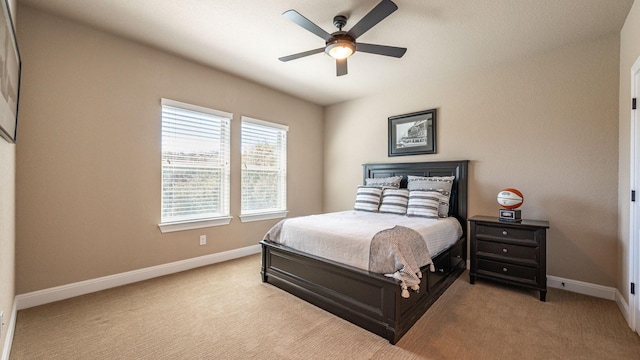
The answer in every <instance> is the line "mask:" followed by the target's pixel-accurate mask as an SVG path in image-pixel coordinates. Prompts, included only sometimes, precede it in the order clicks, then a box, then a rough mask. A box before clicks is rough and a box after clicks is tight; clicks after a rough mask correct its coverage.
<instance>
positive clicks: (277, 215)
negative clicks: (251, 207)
mask: <svg viewBox="0 0 640 360" xmlns="http://www.w3.org/2000/svg"><path fill="white" fill-rule="evenodd" d="M287 213H288V211H286V210H284V211H275V212H269V213H259V214H249V215H240V221H242V222H243V223H246V222H252V221H262V220H271V219H281V218H285V217H287Z"/></svg>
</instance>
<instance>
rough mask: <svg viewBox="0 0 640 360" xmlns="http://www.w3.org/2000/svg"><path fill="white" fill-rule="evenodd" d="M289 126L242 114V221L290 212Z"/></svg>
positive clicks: (278, 215) (277, 216)
mask: <svg viewBox="0 0 640 360" xmlns="http://www.w3.org/2000/svg"><path fill="white" fill-rule="evenodd" d="M288 130H289V127H288V126H284V125H280V124H274V123H271V122H267V121H262V120H256V119H252V118H248V117H244V116H243V117H242V138H241V143H242V172H241V173H242V190H241V191H242V200H241V215H240V219H241V220H242V221H243V222H246V221H257V220H265V219H274V218H279V217H285V216H286V214H287V131H288Z"/></svg>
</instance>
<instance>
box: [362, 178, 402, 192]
mask: <svg viewBox="0 0 640 360" xmlns="http://www.w3.org/2000/svg"><path fill="white" fill-rule="evenodd" d="M400 181H402V176H389V177H384V178H368V179H365V180H364V184H365V185H366V186H378V187H391V188H394V189H398V188H400Z"/></svg>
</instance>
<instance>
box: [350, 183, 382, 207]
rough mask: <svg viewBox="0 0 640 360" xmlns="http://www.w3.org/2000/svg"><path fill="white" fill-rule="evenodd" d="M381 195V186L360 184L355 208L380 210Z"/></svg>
mask: <svg viewBox="0 0 640 360" xmlns="http://www.w3.org/2000/svg"><path fill="white" fill-rule="evenodd" d="M381 195H382V189H381V188H378V187H371V186H358V191H357V192H356V204H355V205H354V207H353V210H358V211H369V212H378V206H380V196H381Z"/></svg>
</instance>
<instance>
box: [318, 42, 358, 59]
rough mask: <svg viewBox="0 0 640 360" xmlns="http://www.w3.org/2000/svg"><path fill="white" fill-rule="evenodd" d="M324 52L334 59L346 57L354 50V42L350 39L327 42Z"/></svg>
mask: <svg viewBox="0 0 640 360" xmlns="http://www.w3.org/2000/svg"><path fill="white" fill-rule="evenodd" d="M324 52H325V53H327V55H329V56H331V57H332V58H334V59H339V60H341V59H346V58H348V57H349V56H351V55H353V53H354V52H356V44H355V43H354V42H353V41H350V40H345V39H338V40H334V41H331V42H330V43H328V44H327V47H326V48H325V50H324Z"/></svg>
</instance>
